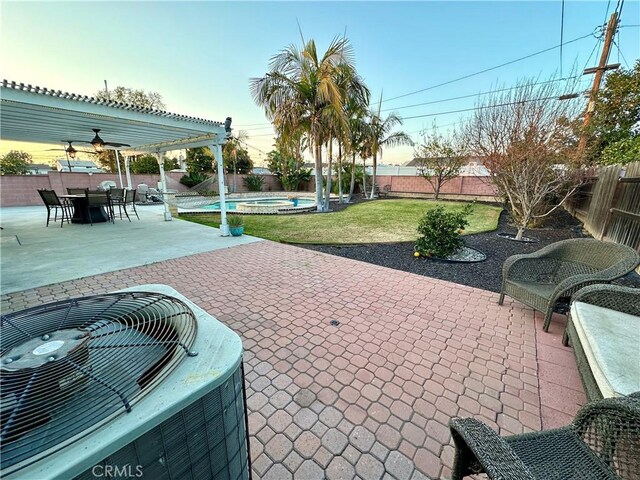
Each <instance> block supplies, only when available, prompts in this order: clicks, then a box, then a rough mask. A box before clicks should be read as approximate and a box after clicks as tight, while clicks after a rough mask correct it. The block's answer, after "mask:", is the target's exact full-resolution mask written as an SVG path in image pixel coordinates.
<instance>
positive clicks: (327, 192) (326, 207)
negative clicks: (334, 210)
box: [323, 140, 333, 212]
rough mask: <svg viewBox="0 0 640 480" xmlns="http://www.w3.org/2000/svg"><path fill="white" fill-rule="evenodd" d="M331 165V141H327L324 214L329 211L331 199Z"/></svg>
mask: <svg viewBox="0 0 640 480" xmlns="http://www.w3.org/2000/svg"><path fill="white" fill-rule="evenodd" d="M332 163H333V140H330V141H329V160H328V161H327V185H326V187H325V193H324V208H323V211H324V212H328V211H329V201H330V198H331V180H332V175H331V166H332Z"/></svg>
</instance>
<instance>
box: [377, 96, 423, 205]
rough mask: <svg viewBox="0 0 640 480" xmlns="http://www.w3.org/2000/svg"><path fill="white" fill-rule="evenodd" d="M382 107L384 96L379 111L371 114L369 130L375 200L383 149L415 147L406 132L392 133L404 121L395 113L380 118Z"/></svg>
mask: <svg viewBox="0 0 640 480" xmlns="http://www.w3.org/2000/svg"><path fill="white" fill-rule="evenodd" d="M381 107H382V95H381V96H380V102H379V103H378V111H377V112H371V113H370V116H371V121H370V128H369V143H370V145H369V147H370V149H371V156H372V157H373V171H372V175H371V195H370V197H369V198H371V199H373V198H374V196H375V193H376V169H377V167H378V153H380V157H382V147H397V146H400V145H409V146H413V140H411V137H410V136H409V135H407V134H406V133H404V132H393V133H392V132H391V131H392V130H393V128H394V127H395V126H396V125H402V119H401V118H400V117H399V116H398V115H396V114H395V113H390V114H389V115H387V118H385V119H383V118H382V117H381V116H380V108H381Z"/></svg>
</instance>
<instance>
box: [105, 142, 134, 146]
mask: <svg viewBox="0 0 640 480" xmlns="http://www.w3.org/2000/svg"><path fill="white" fill-rule="evenodd" d="M104 144H105V145H109V146H110V147H130V146H131V145H129V144H128V143H117V142H104Z"/></svg>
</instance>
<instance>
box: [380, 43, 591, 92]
mask: <svg viewBox="0 0 640 480" xmlns="http://www.w3.org/2000/svg"><path fill="white" fill-rule="evenodd" d="M591 35H593V32H592V33H589V34H588V35H583V36H582V37H578V38H574V39H573V40H569V41H568V42H565V43H564V45H569V44H570V43H574V42H577V41H579V40H583V39H585V38H587V37H590V36H591ZM558 47H560V45H556V46H554V47H549V48H545V49H544V50H540V51H539V52H535V53H531V54H529V55H525V56H524V57H520V58H516V59H515V60H511V61H509V62H505V63H501V64H500V65H496V66H495V67H490V68H485V69H484V70H480V71H479V72H475V73H470V74H469V75H465V76H463V77H459V78H454V79H453V80H448V81H446V82H442V83H439V84H437V85H432V86H430V87H426V88H422V89H420V90H416V91H414V92H409V93H405V94H403V95H398V96H396V97H391V98H387V99H386V100H383V102H390V101H391V100H397V99H398V98H403V97H408V96H409V95H415V94H416V93H421V92H426V91H427V90H432V89H434V88H438V87H442V86H443V85H449V84H450V83H454V82H458V81H460V80H465V79H467V78H471V77H475V76H476V75H480V74H482V73H486V72H490V71H491V70H496V69H498V68H501V67H505V66H507V65H511V64H513V63H516V62H520V61H522V60H526V59H527V58H531V57H535V56H536V55H540V54H542V53H546V52H549V51H551V50H555V49H556V48H558Z"/></svg>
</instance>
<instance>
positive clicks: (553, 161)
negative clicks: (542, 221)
mask: <svg viewBox="0 0 640 480" xmlns="http://www.w3.org/2000/svg"><path fill="white" fill-rule="evenodd" d="M562 93H566V92H565V91H564V90H563V89H562V85H559V84H558V82H545V83H539V82H536V81H535V80H533V81H532V80H527V81H524V82H522V83H520V84H518V85H517V86H516V88H514V89H511V90H506V91H504V92H502V93H494V94H493V95H488V96H487V97H485V98H484V100H483V101H481V102H480V104H479V105H478V106H477V109H476V110H475V111H474V113H473V115H472V117H471V118H470V120H469V121H468V122H467V124H466V127H465V141H466V143H467V145H468V146H469V148H470V149H471V151H472V152H473V153H474V154H476V155H478V156H482V157H483V158H484V164H485V166H486V167H487V169H488V170H489V172H490V179H491V181H492V182H493V184H494V185H495V187H496V188H497V190H498V192H499V193H500V194H501V195H502V196H503V197H504V198H505V199H506V200H508V202H509V205H510V207H511V213H512V216H513V218H514V220H515V222H516V224H517V227H518V233H517V235H516V239H517V240H520V239H521V238H522V235H523V233H524V230H525V229H526V227H527V226H528V225H529V224H530V223H531V222H532V221H533V220H534V219H537V218H542V217H544V216H546V215H549V214H550V213H551V212H552V211H554V210H555V209H556V208H558V207H559V206H560V205H562V204H563V203H564V202H565V201H566V200H567V198H568V197H569V196H570V195H571V194H572V193H573V192H574V191H575V190H576V188H577V187H578V185H580V183H581V182H580V175H579V173H580V172H579V170H578V169H577V167H576V165H575V163H574V162H572V160H571V158H570V154H569V152H568V151H567V149H566V148H564V144H563V140H564V139H565V138H566V133H567V132H566V128H567V125H568V124H569V123H570V122H568V121H567V120H568V119H573V118H575V117H576V116H577V113H578V110H579V104H578V103H575V102H573V101H560V100H559V97H560V95H561V94H562Z"/></svg>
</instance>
